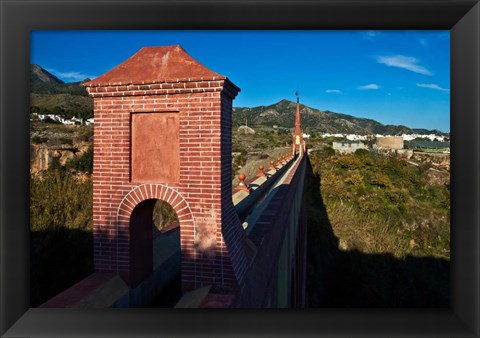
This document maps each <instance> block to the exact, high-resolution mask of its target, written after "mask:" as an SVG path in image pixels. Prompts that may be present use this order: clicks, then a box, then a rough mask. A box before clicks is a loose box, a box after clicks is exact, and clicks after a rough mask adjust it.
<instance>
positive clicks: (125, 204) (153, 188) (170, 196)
mask: <svg viewBox="0 0 480 338" xmlns="http://www.w3.org/2000/svg"><path fill="white" fill-rule="evenodd" d="M148 200H160V201H164V202H166V203H168V204H169V205H170V206H171V207H172V208H173V210H174V211H175V213H176V214H177V216H178V221H179V224H180V251H181V255H182V257H183V256H184V255H187V256H188V255H192V252H191V251H192V250H191V248H189V245H188V243H185V241H183V240H182V237H184V235H183V236H182V233H183V231H182V227H193V225H194V217H193V214H192V212H191V209H190V207H189V205H188V203H187V201H186V200H185V199H184V198H183V196H182V195H180V193H179V192H178V191H176V190H175V189H172V188H171V187H167V186H165V185H162V184H142V185H140V186H137V187H135V188H133V189H132V190H130V192H128V193H127V195H126V196H125V197H124V198H123V200H122V201H121V202H120V205H119V207H118V212H117V219H116V223H117V235H118V238H119V239H122V238H123V240H122V241H120V242H119V243H118V244H117V245H118V246H117V254H121V253H122V252H129V253H130V258H129V259H128V263H127V262H126V261H124V264H128V266H129V268H128V269H125V267H124V268H123V269H120V271H119V273H120V275H121V276H122V277H123V278H124V279H125V281H126V282H127V283H128V284H129V285H131V286H136V285H138V283H139V282H140V281H141V280H143V277H145V276H143V275H144V273H143V272H139V271H137V270H138V269H137V266H138V265H139V264H138V263H139V259H140V258H139V257H136V256H135V253H134V251H132V247H131V245H132V244H134V243H136V240H135V239H134V238H133V237H131V236H132V232H131V230H132V228H131V227H132V224H131V219H132V216H133V213H134V210H135V208H136V207H137V206H140V205H141V204H143V203H144V202H145V201H148ZM133 234H135V232H134V233H133ZM137 234H138V233H137ZM135 238H137V240H138V236H135ZM132 240H133V242H132ZM145 245H147V246H148V245H151V243H145ZM132 255H133V256H132ZM182 261H183V259H182ZM140 275H141V276H140Z"/></svg>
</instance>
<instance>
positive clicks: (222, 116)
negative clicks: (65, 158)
mask: <svg viewBox="0 0 480 338" xmlns="http://www.w3.org/2000/svg"><path fill="white" fill-rule="evenodd" d="M85 86H86V89H87V91H88V93H89V95H90V96H92V97H93V98H94V118H95V127H94V172H93V202H94V206H93V208H94V211H93V219H94V221H93V223H94V261H95V270H96V271H102V272H116V273H118V274H120V275H121V276H122V277H123V278H124V280H125V281H126V282H127V283H128V284H129V285H130V286H131V287H132V288H133V287H135V286H136V285H138V284H139V283H140V282H142V280H144V279H145V278H147V277H148V276H149V274H151V273H152V235H151V223H149V222H151V213H152V210H153V205H154V203H153V202H155V201H156V200H162V201H165V202H167V203H169V204H170V205H171V206H172V207H173V209H174V210H175V212H176V213H177V215H178V218H179V223H180V247H181V259H182V263H181V275H182V277H181V278H182V289H183V290H184V291H188V290H192V289H195V288H197V287H201V286H204V285H212V284H213V285H217V286H222V287H224V288H236V287H238V285H239V284H240V283H241V281H242V279H243V277H244V274H245V271H246V264H247V258H246V256H245V253H244V248H243V244H244V239H245V234H244V231H243V228H242V226H241V223H240V221H239V219H238V216H237V214H236V213H235V210H234V208H233V204H232V186H231V178H232V174H231V170H232V159H231V152H232V149H231V133H232V100H233V99H234V98H235V97H236V95H237V93H238V92H239V90H240V89H239V88H238V87H237V86H235V85H234V84H233V83H232V82H231V81H230V80H229V79H227V78H226V77H225V76H222V75H219V74H217V73H215V72H213V71H211V70H210V69H208V68H206V67H205V66H203V65H201V64H200V63H199V62H197V61H196V60H195V59H193V58H192V57H191V56H190V55H188V54H187V53H186V52H185V50H183V49H182V48H181V47H180V46H178V45H177V46H165V47H146V48H142V49H141V50H140V51H138V52H137V53H136V54H135V55H133V56H132V57H130V58H129V59H128V60H126V61H125V62H123V63H121V64H120V65H118V66H116V67H115V68H113V69H112V70H110V71H109V72H107V73H105V74H103V75H101V76H100V77H98V78H96V79H95V80H93V81H90V82H88V83H85ZM134 211H135V215H138V214H140V215H141V217H138V216H135V217H133V213H134ZM134 218H135V219H134Z"/></svg>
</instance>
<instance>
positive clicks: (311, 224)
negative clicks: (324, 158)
mask: <svg viewBox="0 0 480 338" xmlns="http://www.w3.org/2000/svg"><path fill="white" fill-rule="evenodd" d="M306 175H307V176H306V180H307V184H306V187H307V196H308V199H307V201H308V202H307V203H308V229H307V236H308V237H307V238H308V251H307V255H308V270H307V275H308V276H307V290H308V291H307V292H308V296H307V297H308V303H309V304H308V306H309V307H311V308H319V307H320V308H321V307H448V306H449V301H450V299H449V292H450V289H449V284H450V283H449V273H450V271H449V269H450V263H449V261H447V260H445V259H438V258H430V257H427V258H419V257H413V256H407V257H406V258H405V259H397V258H395V257H394V256H393V255H391V254H365V253H362V252H360V251H358V250H351V251H341V250H339V249H338V242H339V240H338V238H337V237H335V234H334V232H333V229H332V226H331V224H330V221H329V218H328V214H327V210H326V208H325V204H324V203H323V198H322V196H321V193H320V184H321V179H320V177H319V175H317V174H315V173H314V172H313V170H312V167H311V164H310V162H309V161H308V162H307V174H306Z"/></svg>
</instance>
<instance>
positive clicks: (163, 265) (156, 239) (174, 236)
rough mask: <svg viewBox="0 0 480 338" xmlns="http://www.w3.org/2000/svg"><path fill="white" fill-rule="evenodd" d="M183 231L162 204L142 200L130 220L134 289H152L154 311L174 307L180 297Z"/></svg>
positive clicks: (173, 213) (172, 212)
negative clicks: (181, 238) (140, 287)
mask: <svg viewBox="0 0 480 338" xmlns="http://www.w3.org/2000/svg"><path fill="white" fill-rule="evenodd" d="M180 257H181V255H180V227H179V221H178V216H177V214H176V212H175V210H174V209H173V208H172V206H171V205H170V204H168V203H166V202H164V201H162V200H159V199H155V198H151V199H147V200H143V201H142V202H140V203H139V204H138V205H137V206H135V208H134V209H133V211H132V213H131V216H130V271H131V287H132V288H136V287H137V286H139V285H140V284H142V283H143V287H142V289H145V288H146V289H152V290H154V292H153V293H152V295H153V297H152V299H150V300H149V299H146V300H145V303H146V304H148V303H152V304H153V306H155V307H170V306H173V305H175V303H176V301H177V300H178V298H179V297H180V295H181V280H180V265H181V261H180V260H181V259H180Z"/></svg>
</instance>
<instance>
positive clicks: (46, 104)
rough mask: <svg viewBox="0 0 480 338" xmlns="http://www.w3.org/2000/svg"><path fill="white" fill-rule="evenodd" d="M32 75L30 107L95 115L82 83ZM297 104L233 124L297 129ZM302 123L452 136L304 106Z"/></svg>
mask: <svg viewBox="0 0 480 338" xmlns="http://www.w3.org/2000/svg"><path fill="white" fill-rule="evenodd" d="M30 67H31V77H30V81H31V83H30V86H31V90H30V92H31V93H30V110H31V112H37V113H48V112H50V113H56V114H63V115H67V116H74V115H75V116H77V117H78V116H81V117H85V118H89V117H93V99H92V98H91V97H89V96H88V94H87V91H86V90H85V87H83V85H82V83H83V82H85V81H89V79H85V80H84V81H81V82H71V83H65V82H64V81H62V80H60V79H59V78H58V77H56V76H55V75H53V74H51V73H50V72H48V71H47V70H45V69H43V68H42V67H40V66H39V65H35V64H32V65H30ZM295 111H296V103H295V102H292V101H288V100H281V101H280V102H278V103H275V104H272V105H269V106H259V107H252V108H247V107H243V108H242V107H238V108H233V123H234V125H235V126H240V125H242V124H244V123H245V120H247V121H248V125H249V126H251V127H255V126H266V127H273V126H275V125H276V126H278V127H284V128H293V127H294V126H295ZM300 111H301V123H302V128H303V129H304V131H305V132H307V133H308V132H311V131H313V130H314V131H316V132H325V133H332V134H336V133H341V134H359V135H364V134H383V135H387V134H388V135H398V134H412V133H417V134H437V135H448V134H445V133H442V132H440V131H438V130H426V129H411V128H408V127H406V126H401V125H383V124H381V123H379V122H377V121H375V120H371V119H365V118H359V117H355V116H351V115H345V114H339V113H335V112H332V111H328V110H319V109H315V108H311V107H307V106H305V105H300Z"/></svg>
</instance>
